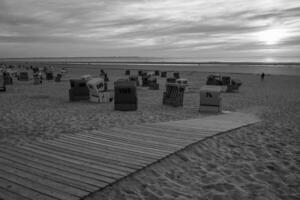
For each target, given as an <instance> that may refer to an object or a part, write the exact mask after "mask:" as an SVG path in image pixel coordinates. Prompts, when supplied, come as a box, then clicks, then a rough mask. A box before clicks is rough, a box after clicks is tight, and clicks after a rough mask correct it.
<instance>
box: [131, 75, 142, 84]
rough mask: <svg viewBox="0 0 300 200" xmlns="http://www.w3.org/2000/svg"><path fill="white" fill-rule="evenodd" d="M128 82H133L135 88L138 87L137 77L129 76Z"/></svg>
mask: <svg viewBox="0 0 300 200" xmlns="http://www.w3.org/2000/svg"><path fill="white" fill-rule="evenodd" d="M128 80H129V81H132V82H134V83H135V85H136V86H140V82H139V77H138V75H130V76H129V78H128Z"/></svg>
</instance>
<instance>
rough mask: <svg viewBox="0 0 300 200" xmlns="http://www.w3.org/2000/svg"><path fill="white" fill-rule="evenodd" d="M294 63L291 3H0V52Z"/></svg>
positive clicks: (296, 14)
mask: <svg viewBox="0 0 300 200" xmlns="http://www.w3.org/2000/svg"><path fill="white" fill-rule="evenodd" d="M107 56H140V57H195V58H201V59H203V60H210V61H214V60H218V61H222V60H224V61H230V60H232V61H238V60H247V61H267V62H268V61H298V62H300V58H299V57H300V1H299V0H251V1H246V0H209V1H208V0H64V1H62V0H0V57H1V58H8V57H10V58H12V57H107Z"/></svg>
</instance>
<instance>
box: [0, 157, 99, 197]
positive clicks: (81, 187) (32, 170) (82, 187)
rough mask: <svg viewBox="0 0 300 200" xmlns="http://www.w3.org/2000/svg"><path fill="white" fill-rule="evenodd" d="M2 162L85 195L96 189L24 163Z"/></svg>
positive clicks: (2, 159) (5, 160)
mask: <svg viewBox="0 0 300 200" xmlns="http://www.w3.org/2000/svg"><path fill="white" fill-rule="evenodd" d="M0 160H1V161H0V162H1V163H8V164H10V165H11V166H13V167H16V168H19V169H22V170H24V171H27V172H29V173H32V174H36V175H38V176H40V177H45V178H47V179H52V180H55V181H57V182H59V183H62V184H64V185H67V186H71V187H73V188H74V189H77V190H78V191H83V194H84V195H85V194H88V193H89V192H92V191H94V189H91V188H90V187H86V185H85V184H84V183H82V182H80V181H77V180H73V179H70V178H65V177H64V176H60V175H58V174H54V173H51V172H49V171H43V170H41V169H39V168H34V167H32V166H29V165H27V164H25V163H24V162H19V161H14V160H9V159H6V158H2V157H0ZM75 193H77V192H75Z"/></svg>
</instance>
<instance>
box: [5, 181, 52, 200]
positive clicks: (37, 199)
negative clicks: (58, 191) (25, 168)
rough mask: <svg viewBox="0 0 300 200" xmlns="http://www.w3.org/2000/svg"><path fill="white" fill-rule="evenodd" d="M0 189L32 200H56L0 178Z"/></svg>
mask: <svg viewBox="0 0 300 200" xmlns="http://www.w3.org/2000/svg"><path fill="white" fill-rule="evenodd" d="M0 187H1V188H5V189H6V190H8V191H10V192H12V193H15V194H22V196H24V197H26V198H28V199H32V200H33V199H34V200H57V198H54V197H51V196H48V195H46V194H42V193H40V192H38V191H35V190H32V189H30V188H27V187H23V186H21V185H19V184H17V183H14V182H11V181H9V180H6V179H3V178H0Z"/></svg>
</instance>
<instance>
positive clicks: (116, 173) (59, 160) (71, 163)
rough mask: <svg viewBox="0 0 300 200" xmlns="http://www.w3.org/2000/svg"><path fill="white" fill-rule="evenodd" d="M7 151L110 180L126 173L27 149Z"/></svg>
mask: <svg viewBox="0 0 300 200" xmlns="http://www.w3.org/2000/svg"><path fill="white" fill-rule="evenodd" d="M5 148H7V149H11V151H14V152H18V153H20V154H25V155H27V156H33V155H34V157H36V158H38V159H40V160H47V161H49V162H53V163H58V164H60V165H65V166H66V167H71V168H77V169H80V170H84V171H88V172H90V173H95V174H99V175H107V174H109V176H107V177H110V178H113V179H115V178H119V177H120V176H124V175H126V174H127V173H126V172H121V171H119V170H114V169H112V168H109V167H103V166H99V165H92V164H89V163H87V162H84V161H78V160H76V159H74V158H66V157H60V156H58V155H55V154H45V152H43V151H40V152H36V151H31V150H29V149H27V150H26V151H24V150H22V149H20V148H16V147H7V146H6V147H5Z"/></svg>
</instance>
